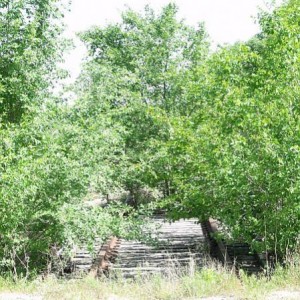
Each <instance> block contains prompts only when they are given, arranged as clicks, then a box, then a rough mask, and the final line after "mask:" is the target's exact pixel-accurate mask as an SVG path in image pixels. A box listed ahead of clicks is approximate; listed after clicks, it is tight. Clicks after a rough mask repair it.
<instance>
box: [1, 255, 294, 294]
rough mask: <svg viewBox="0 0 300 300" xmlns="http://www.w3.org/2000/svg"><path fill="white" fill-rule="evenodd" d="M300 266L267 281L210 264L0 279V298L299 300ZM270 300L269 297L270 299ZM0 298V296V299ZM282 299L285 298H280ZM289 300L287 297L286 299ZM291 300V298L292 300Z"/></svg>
mask: <svg viewBox="0 0 300 300" xmlns="http://www.w3.org/2000/svg"><path fill="white" fill-rule="evenodd" d="M299 284H300V264H299V260H298V259H293V260H290V261H289V262H288V263H287V266H286V267H285V268H283V267H280V266H279V267H277V268H276V271H275V272H274V274H273V276H272V277H271V278H267V277H264V276H263V275H262V276H261V277H255V276H247V275H246V274H244V273H243V272H241V273H240V278H239V279H238V278H237V276H236V275H235V272H234V271H233V270H230V269H226V268H224V267H222V266H220V265H218V264H215V263H210V264H207V266H206V267H204V268H202V269H201V270H196V269H195V268H192V267H191V268H190V269H185V270H179V269H174V271H172V272H169V273H168V274H167V275H165V276H162V275H152V276H147V277H139V278H136V279H135V280H125V279H122V278H117V279H116V278H100V279H94V278H91V277H86V278H84V279H80V280H63V279H57V278H55V277H51V276H50V277H48V278H47V279H45V280H42V279H41V278H37V279H36V280H34V281H31V282H25V281H24V280H20V281H18V282H17V283H13V282H12V281H11V280H10V279H3V278H2V279H0V295H1V292H4V291H6V292H7V291H13V292H19V293H26V294H28V293H29V294H36V295H41V296H42V298H43V299H45V300H47V299H49V300H54V299H55V300H57V299H64V300H69V299H70V300H71V299H72V300H74V299H75V300H76V299H78V300H80V299H84V300H94V299H107V300H117V299H123V300H125V299H139V300H148V299H149V300H154V299H161V300H173V299H174V300H175V299H200V298H202V297H210V296H223V297H228V298H229V297H234V298H233V299H272V296H270V295H271V294H272V293H273V292H275V291H278V290H289V291H298V292H299V299H300V285H299ZM270 297H271V298H270ZM0 298H1V297H0ZM284 299H285V298H284ZM286 299H289V298H286ZM294 299H295V298H294Z"/></svg>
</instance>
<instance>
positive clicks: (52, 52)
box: [0, 0, 63, 123]
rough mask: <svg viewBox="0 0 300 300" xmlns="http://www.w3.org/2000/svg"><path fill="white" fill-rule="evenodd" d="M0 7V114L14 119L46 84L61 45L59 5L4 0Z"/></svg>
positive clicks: (53, 1)
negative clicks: (59, 38)
mask: <svg viewBox="0 0 300 300" xmlns="http://www.w3.org/2000/svg"><path fill="white" fill-rule="evenodd" d="M0 10H1V14H0V57H1V59H0V83H1V85H0V86H1V88H0V101H1V108H0V117H1V118H2V120H3V121H2V122H3V123H6V122H7V121H8V122H13V123H17V122H19V121H20V120H21V118H22V116H23V114H24V113H25V112H28V111H29V110H30V108H32V107H34V106H36V105H39V104H40V103H41V102H42V101H43V98H45V95H46V90H47V89H48V88H49V84H50V82H49V80H50V78H51V75H54V71H55V69H56V66H55V62H57V60H58V57H59V56H60V50H62V49H63V45H62V44H63V43H62V42H61V41H59V40H58V36H59V34H60V33H61V31H62V26H61V24H60V21H61V17H62V8H61V5H60V4H59V3H58V1H56V0H36V1H31V0H30V1H29V0H17V1H12V0H6V1H1V3H0ZM60 43H61V44H60Z"/></svg>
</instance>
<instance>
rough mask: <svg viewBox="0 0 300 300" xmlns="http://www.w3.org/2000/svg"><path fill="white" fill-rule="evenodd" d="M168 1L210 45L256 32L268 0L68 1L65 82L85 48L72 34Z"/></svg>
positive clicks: (74, 74)
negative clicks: (69, 44)
mask: <svg viewBox="0 0 300 300" xmlns="http://www.w3.org/2000/svg"><path fill="white" fill-rule="evenodd" d="M169 2H174V3H176V4H177V6H178V7H179V13H178V16H179V18H180V19H184V20H185V22H186V23H187V24H189V25H192V26H196V25H197V24H198V23H199V22H204V23H205V25H206V29H207V32H208V34H209V36H210V38H211V41H212V43H213V45H214V46H216V45H219V44H220V45H222V44H224V43H234V42H236V41H238V40H241V41H245V40H247V39H249V38H250V37H252V36H253V35H254V34H256V33H257V32H258V31H259V26H258V24H257V23H255V16H257V13H258V11H259V9H258V8H259V7H261V8H264V9H266V8H267V6H268V5H267V3H268V0H175V1H174V0H173V1H170V0H127V1H126V0H125V1H124V0H72V4H71V8H70V12H68V13H67V14H66V18H65V23H66V25H67V29H66V32H65V35H66V36H67V37H69V38H73V39H75V40H74V42H75V49H74V50H72V51H71V52H70V53H69V54H67V55H66V56H65V63H64V67H65V68H66V69H67V70H68V71H69V72H70V78H69V79H68V82H73V81H74V79H75V78H76V77H77V76H78V75H79V73H80V63H81V61H82V59H83V57H84V56H85V54H86V49H85V46H84V45H83V44H82V43H81V42H80V41H79V39H78V38H76V32H81V31H85V30H87V29H89V28H90V27H91V26H94V25H99V26H105V25H106V24H109V23H114V22H118V21H120V19H121V18H120V15H121V13H122V11H124V10H125V9H126V5H127V6H129V7H130V8H132V9H134V10H137V11H142V10H143V8H144V7H145V5H147V4H149V5H150V6H151V7H152V8H154V9H155V10H159V9H161V7H163V6H165V5H166V4H168V3H169Z"/></svg>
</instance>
